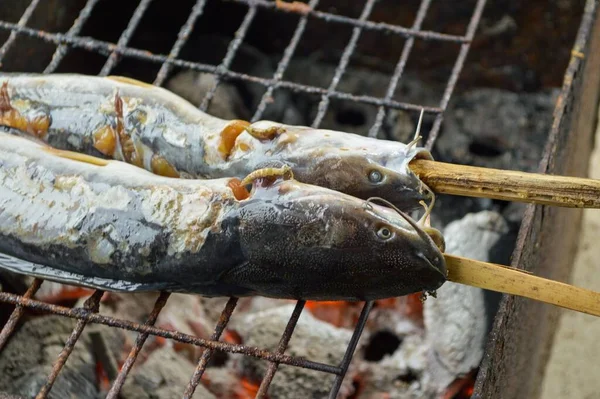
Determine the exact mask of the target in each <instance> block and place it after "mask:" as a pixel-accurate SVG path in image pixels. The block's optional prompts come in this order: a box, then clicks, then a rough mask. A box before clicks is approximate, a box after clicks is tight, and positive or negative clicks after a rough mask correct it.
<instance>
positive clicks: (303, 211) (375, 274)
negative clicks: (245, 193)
mask: <svg viewBox="0 0 600 399" xmlns="http://www.w3.org/2000/svg"><path fill="white" fill-rule="evenodd" d="M239 212H240V216H239V220H240V226H239V237H240V242H241V246H242V251H243V252H244V253H245V255H246V258H247V259H248V265H246V266H245V268H244V271H240V272H239V273H237V275H236V276H235V278H236V279H237V280H236V281H230V282H235V283H240V284H246V285H247V286H248V287H250V288H251V289H253V290H255V291H256V292H261V293H263V294H264V295H267V296H274V297H279V298H291V299H310V300H373V299H381V298H390V297H396V296H402V295H407V294H410V293H414V292H419V291H433V290H435V289H437V288H439V287H440V286H441V285H442V284H443V283H444V282H445V280H446V275H447V271H446V265H445V261H444V257H443V254H442V250H443V249H442V248H443V245H441V246H440V245H439V243H440V242H443V238H442V237H441V234H440V233H439V232H438V231H437V230H435V229H429V230H425V229H422V228H421V227H419V226H418V225H417V224H416V223H415V222H414V221H412V220H411V219H410V218H409V217H408V216H407V215H405V214H403V213H399V212H396V211H393V210H391V209H389V208H385V207H383V206H380V205H377V204H373V203H371V202H366V201H364V200H361V199H358V198H355V197H352V196H349V195H347V194H343V193H340V192H336V191H333V190H329V189H326V188H323V187H318V186H312V185H307V184H303V183H299V182H298V181H296V180H294V179H287V180H286V179H280V180H277V181H275V182H271V183H269V184H268V185H267V186H260V184H259V185H258V186H257V185H255V186H254V187H253V189H252V192H251V195H250V197H249V198H248V199H247V200H244V201H242V203H241V204H240V211H239ZM436 243H437V244H436ZM250 271H252V272H250ZM231 276H232V275H230V277H231Z"/></svg>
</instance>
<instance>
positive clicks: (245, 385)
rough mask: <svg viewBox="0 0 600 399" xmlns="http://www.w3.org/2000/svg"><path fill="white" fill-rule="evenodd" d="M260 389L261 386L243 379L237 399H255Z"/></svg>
mask: <svg viewBox="0 0 600 399" xmlns="http://www.w3.org/2000/svg"><path fill="white" fill-rule="evenodd" d="M259 387H260V384H257V383H256V382H252V381H250V380H249V379H248V378H246V377H242V379H241V380H240V386H239V388H238V391H237V399H254V398H255V397H256V394H257V393H258V388H259Z"/></svg>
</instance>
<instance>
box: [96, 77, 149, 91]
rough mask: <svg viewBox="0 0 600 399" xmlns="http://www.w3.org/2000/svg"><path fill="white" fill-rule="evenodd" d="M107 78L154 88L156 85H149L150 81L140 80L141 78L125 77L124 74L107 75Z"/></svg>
mask: <svg viewBox="0 0 600 399" xmlns="http://www.w3.org/2000/svg"><path fill="white" fill-rule="evenodd" d="M106 78H107V79H110V80H114V81H115V82H119V83H125V84H130V85H133V86H138V87H144V88H156V86H154V85H151V84H150V83H146V82H142V81H141V80H137V79H133V78H127V77H125V76H116V75H109V76H107V77H106Z"/></svg>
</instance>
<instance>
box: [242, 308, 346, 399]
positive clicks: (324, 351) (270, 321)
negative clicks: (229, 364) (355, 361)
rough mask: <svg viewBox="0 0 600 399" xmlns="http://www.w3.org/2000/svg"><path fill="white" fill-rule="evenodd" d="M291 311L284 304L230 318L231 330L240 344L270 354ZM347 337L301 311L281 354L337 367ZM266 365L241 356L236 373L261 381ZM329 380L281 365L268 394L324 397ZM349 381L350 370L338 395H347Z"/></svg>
mask: <svg viewBox="0 0 600 399" xmlns="http://www.w3.org/2000/svg"><path fill="white" fill-rule="evenodd" d="M293 309H294V305H287V306H281V307H276V308H272V309H268V310H265V311H261V312H256V313H250V314H245V315H244V316H243V317H242V318H241V319H237V320H233V319H232V327H233V328H234V329H235V330H236V331H238V332H239V333H240V334H242V338H243V343H244V345H249V346H256V347H259V348H262V349H269V350H271V351H273V350H275V349H276V348H277V346H278V344H279V340H280V338H281V334H282V332H283V331H284V330H285V327H286V325H287V322H288V320H289V318H290V315H291V314H292V311H293ZM351 335H352V331H351V330H347V329H340V328H336V327H334V326H332V325H331V324H329V323H326V322H323V321H320V320H317V319H315V318H314V317H313V316H312V315H311V314H310V313H309V312H307V311H304V312H302V315H301V316H300V319H299V321H298V325H297V326H296V329H295V331H294V335H293V336H292V339H291V340H290V343H289V346H288V349H287V350H286V352H285V353H286V354H288V355H290V356H297V357H305V358H307V359H310V360H311V361H315V362H321V363H326V364H339V362H340V361H341V360H342V358H343V356H344V353H345V351H346V346H347V345H348V342H349V341H350V337H351ZM267 365H268V363H267V362H265V361H264V360H260V359H256V358H253V357H243V358H242V359H239V363H238V367H239V370H240V374H242V373H245V375H246V376H248V378H249V379H250V380H253V381H256V380H258V381H260V380H261V379H262V377H263V376H264V374H265V372H266V369H267ZM333 379H334V376H333V375H326V374H323V373H321V372H318V371H314V370H307V369H303V368H298V367H292V366H288V365H284V364H282V365H280V366H279V369H278V371H277V373H276V374H275V377H274V379H273V382H272V383H271V386H270V389H269V395H270V397H272V398H278V399H296V398H322V397H327V395H328V393H329V390H330V389H331V386H332V383H333ZM351 380H352V371H350V372H349V374H348V375H347V378H346V379H345V382H344V386H343V387H342V389H341V394H340V395H344V393H346V394H348V393H350V392H351V390H352V388H351ZM341 397H343V396H341Z"/></svg>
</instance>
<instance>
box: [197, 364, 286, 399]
mask: <svg viewBox="0 0 600 399" xmlns="http://www.w3.org/2000/svg"><path fill="white" fill-rule="evenodd" d="M235 356H239V355H233V356H232V357H235ZM235 362H236V361H230V362H229V363H228V364H227V365H226V366H225V367H207V368H206V370H205V371H204V375H203V376H202V380H201V382H202V383H204V384H206V387H207V389H208V390H209V391H210V392H212V393H213V394H214V395H215V396H216V397H218V398H224V399H225V398H237V397H239V398H244V397H247V395H244V396H242V395H240V393H241V392H243V389H244V388H243V386H242V384H241V383H240V376H239V375H237V374H236V373H235V371H234V364H235ZM194 397H196V396H195V395H194ZM201 398H202V397H201V396H200V397H199V399H201ZM273 399H274V398H273Z"/></svg>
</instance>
